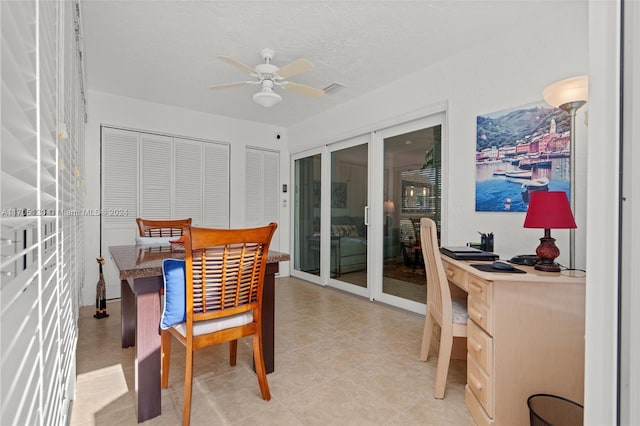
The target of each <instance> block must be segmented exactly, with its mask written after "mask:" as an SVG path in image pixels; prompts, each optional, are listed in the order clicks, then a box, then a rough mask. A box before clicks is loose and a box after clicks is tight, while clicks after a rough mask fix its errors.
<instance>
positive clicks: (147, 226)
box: [136, 218, 191, 237]
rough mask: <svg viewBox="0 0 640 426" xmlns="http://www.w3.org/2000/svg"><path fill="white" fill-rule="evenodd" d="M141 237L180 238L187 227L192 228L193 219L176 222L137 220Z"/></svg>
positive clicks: (177, 220) (176, 220)
mask: <svg viewBox="0 0 640 426" xmlns="http://www.w3.org/2000/svg"><path fill="white" fill-rule="evenodd" d="M136 222H137V223H138V231H139V235H140V236H141V237H179V236H181V235H182V232H183V228H184V227H185V226H191V218H187V219H175V220H149V219H141V218H137V219H136Z"/></svg>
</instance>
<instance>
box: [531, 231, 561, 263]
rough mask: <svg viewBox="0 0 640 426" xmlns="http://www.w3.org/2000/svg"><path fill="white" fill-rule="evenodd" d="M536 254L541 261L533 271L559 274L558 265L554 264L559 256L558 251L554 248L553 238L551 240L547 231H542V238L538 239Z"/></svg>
mask: <svg viewBox="0 0 640 426" xmlns="http://www.w3.org/2000/svg"><path fill="white" fill-rule="evenodd" d="M536 254H537V255H538V257H539V258H540V259H541V260H540V262H538V263H536V266H535V269H537V270H538V271H544V272H560V265H558V264H557V263H555V262H554V260H555V259H556V257H558V256H560V250H559V249H558V247H557V246H556V240H555V238H551V233H550V230H549V229H545V230H544V237H542V238H540V245H539V246H538V248H537V249H536Z"/></svg>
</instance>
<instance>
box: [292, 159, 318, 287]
mask: <svg viewBox="0 0 640 426" xmlns="http://www.w3.org/2000/svg"><path fill="white" fill-rule="evenodd" d="M321 165H322V154H320V153H317V154H313V155H308V156H304V157H302V158H299V159H294V167H293V169H294V188H293V190H294V198H293V199H294V209H293V214H294V228H293V250H294V256H293V259H294V265H293V268H294V271H296V272H299V273H300V275H299V276H300V277H302V278H306V279H309V280H312V281H317V279H316V277H320V256H321V251H320V247H321V244H320V243H321V239H320V213H321V205H322V204H321V188H322V170H321ZM305 275H310V276H305Z"/></svg>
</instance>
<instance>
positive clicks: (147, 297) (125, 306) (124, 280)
mask: <svg viewBox="0 0 640 426" xmlns="http://www.w3.org/2000/svg"><path fill="white" fill-rule="evenodd" d="M109 252H110V254H111V258H112V260H113V262H114V264H115V265H116V267H117V268H118V271H119V273H120V288H121V339H122V347H123V348H128V347H132V346H135V348H136V360H135V386H136V392H137V399H138V422H139V423H140V422H143V421H146V420H148V419H151V418H153V417H156V416H159V415H160V414H161V413H162V411H161V389H160V379H161V377H160V376H161V364H160V362H161V353H160V332H159V331H160V328H159V326H160V314H161V305H160V303H161V299H160V290H161V289H162V288H163V280H162V261H163V260H164V259H167V258H174V259H184V248H180V247H179V246H176V245H160V246H138V245H126V246H111V247H109ZM289 259H290V257H289V255H288V254H286V253H281V252H278V251H272V250H270V251H269V256H268V259H267V269H266V273H265V280H264V290H263V296H262V344H263V352H264V362H265V367H266V370H267V373H271V372H273V371H274V349H273V348H274V317H275V312H274V302H275V274H276V273H277V272H278V270H279V262H281V261H287V260H289Z"/></svg>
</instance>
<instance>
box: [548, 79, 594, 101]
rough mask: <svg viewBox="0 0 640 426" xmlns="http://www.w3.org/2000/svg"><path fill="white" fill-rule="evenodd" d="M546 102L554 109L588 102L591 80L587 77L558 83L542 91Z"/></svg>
mask: <svg viewBox="0 0 640 426" xmlns="http://www.w3.org/2000/svg"><path fill="white" fill-rule="evenodd" d="M542 96H543V97H544V100H545V102H547V103H548V104H549V105H551V106H554V107H559V106H560V105H564V104H568V103H570V102H576V101H583V102H586V101H587V99H588V97H589V79H588V78H587V76H586V75H581V76H578V77H572V78H568V79H566V80H562V81H558V82H556V83H553V84H552V85H550V86H548V87H546V88H545V89H544V90H543V91H542Z"/></svg>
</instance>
